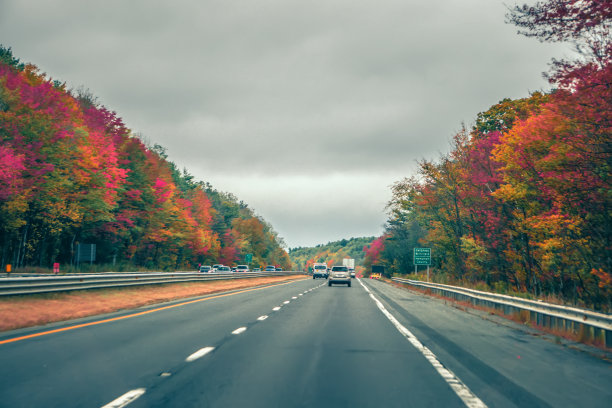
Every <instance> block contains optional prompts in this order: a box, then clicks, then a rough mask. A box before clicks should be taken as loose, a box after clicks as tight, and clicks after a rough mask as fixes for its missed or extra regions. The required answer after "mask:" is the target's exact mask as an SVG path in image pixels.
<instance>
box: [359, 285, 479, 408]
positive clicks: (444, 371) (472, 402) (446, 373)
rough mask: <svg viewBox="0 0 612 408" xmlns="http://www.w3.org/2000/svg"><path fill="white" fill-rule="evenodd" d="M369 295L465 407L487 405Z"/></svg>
mask: <svg viewBox="0 0 612 408" xmlns="http://www.w3.org/2000/svg"><path fill="white" fill-rule="evenodd" d="M359 283H360V284H361V286H363V287H364V289H365V290H366V291H368V292H369V290H368V288H367V287H366V286H365V285H364V284H363V282H361V279H359ZM370 297H371V298H372V300H374V303H376V306H378V308H379V309H380V311H381V312H382V313H383V314H384V315H385V316H386V317H387V319H389V321H391V323H393V325H394V326H395V328H396V329H397V330H398V331H399V332H400V333H401V334H402V335H403V336H404V337H406V339H408V341H409V342H410V343H411V344H412V345H413V346H414V347H415V348H416V349H417V350H419V351H420V352H421V354H423V356H425V358H426V359H427V361H429V363H430V364H431V365H432V366H433V367H434V368H435V369H436V371H438V373H439V374H440V376H442V378H443V379H444V381H446V382H447V383H448V385H450V387H451V388H452V389H453V391H455V394H457V396H458V397H459V398H461V400H462V401H463V403H464V404H465V405H466V406H467V407H469V408H486V407H487V405H486V404H485V403H484V402H482V401H481V400H480V398H478V397H477V396H476V395H475V394H474V393H472V391H471V390H470V389H469V388H468V387H467V385H465V384H464V383H463V382H462V381H461V380H460V379H459V377H457V376H456V375H455V373H453V372H452V371H451V370H449V369H448V368H446V367H444V366H443V365H442V363H440V361H439V360H438V358H437V357H436V355H435V354H434V353H433V352H432V351H431V350H430V349H428V348H427V347H425V346H424V345H423V343H421V342H420V341H419V339H417V338H416V336H415V335H414V334H412V332H411V331H410V330H408V329H407V328H406V327H404V326H403V325H402V324H401V323H400V322H399V321H398V320H397V319H396V318H395V317H394V316H393V315H392V314H391V313H389V311H387V309H386V308H385V306H384V305H383V304H382V303H381V302H380V300H378V299H377V298H376V296H374V295H373V294H372V293H370Z"/></svg>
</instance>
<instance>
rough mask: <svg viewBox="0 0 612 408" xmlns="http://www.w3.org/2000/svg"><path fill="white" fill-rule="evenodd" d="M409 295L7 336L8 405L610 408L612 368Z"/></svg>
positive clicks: (207, 311)
mask: <svg viewBox="0 0 612 408" xmlns="http://www.w3.org/2000/svg"><path fill="white" fill-rule="evenodd" d="M485 317H486V315H484V314H482V313H480V314H479V313H466V312H464V311H462V310H459V309H458V308H455V307H452V306H450V305H447V304H445V302H444V301H441V300H439V299H433V298H429V297H426V296H424V295H421V294H417V293H413V292H410V291H407V290H405V289H400V288H396V287H393V286H391V285H389V284H386V283H384V282H379V281H373V280H365V279H356V280H354V281H353V285H352V287H350V288H349V287H346V286H333V287H328V286H327V281H325V280H324V279H316V280H313V279H304V280H299V281H294V282H290V283H283V284H276V285H273V286H268V287H263V288H252V289H246V290H244V289H243V290H239V291H235V292H229V293H224V294H215V295H210V296H207V297H200V298H193V299H185V300H182V301H176V302H171V303H166V304H163V305H155V306H148V307H145V308H141V309H137V310H130V311H123V312H120V313H114V314H110V315H104V316H98V317H96V318H89V319H80V320H78V321H72V322H65V323H62V324H53V325H49V326H46V327H37V328H32V329H25V330H19V331H13V332H4V333H1V334H0V407H11V408H14V407H63V408H65V407H105V408H111V407H113V408H117V407H124V406H128V407H130V408H136V407H465V406H469V407H484V406H489V407H583V406H589V407H608V406H610V401H612V364H611V363H610V362H609V361H606V360H604V359H602V358H600V357H599V356H597V355H594V354H591V353H587V352H584V351H581V350H579V349H576V348H572V347H567V346H565V345H562V344H555V342H553V341H549V340H547V339H545V338H543V337H540V336H534V335H532V334H530V332H529V331H525V330H520V328H519V326H518V325H516V324H514V323H511V322H508V323H506V324H500V323H499V322H498V321H496V320H495V319H487V318H485Z"/></svg>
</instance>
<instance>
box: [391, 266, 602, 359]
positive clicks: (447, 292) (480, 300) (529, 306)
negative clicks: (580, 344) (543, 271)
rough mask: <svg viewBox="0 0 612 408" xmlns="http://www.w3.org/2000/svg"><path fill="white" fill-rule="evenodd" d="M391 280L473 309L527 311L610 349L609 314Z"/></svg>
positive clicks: (541, 322) (537, 319)
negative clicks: (476, 307) (470, 306)
mask: <svg viewBox="0 0 612 408" xmlns="http://www.w3.org/2000/svg"><path fill="white" fill-rule="evenodd" d="M392 280H393V281H394V282H399V283H402V284H405V285H411V286H416V287H421V288H425V289H428V290H431V291H432V292H433V293H436V294H439V295H442V296H444V297H449V298H452V299H455V300H460V301H468V302H471V303H472V304H473V305H475V306H484V307H489V308H493V309H498V310H502V311H503V313H504V314H507V315H512V314H519V313H520V311H526V312H529V321H532V322H534V323H535V324H536V325H539V326H544V327H548V328H550V329H553V330H560V331H565V332H571V333H574V334H578V335H579V336H580V337H582V338H583V340H599V341H601V342H603V343H604V344H605V346H606V347H612V315H609V314H604V313H598V312H594V311H592V310H586V309H579V308H575V307H568V306H561V305H555V304H551V303H545V302H542V301H536V300H529V299H522V298H518V297H514V296H508V295H500V294H495V293H489V292H483V291H479V290H474V289H466V288H461V287H457V286H450V285H443V284H441V283H430V282H421V281H415V280H411V279H403V278H392Z"/></svg>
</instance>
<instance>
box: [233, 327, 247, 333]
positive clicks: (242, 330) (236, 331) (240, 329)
mask: <svg viewBox="0 0 612 408" xmlns="http://www.w3.org/2000/svg"><path fill="white" fill-rule="evenodd" d="M246 329H247V328H246V327H239V328H237V329H236V330H234V331H233V332H232V334H242V333H244V332H245V331H246Z"/></svg>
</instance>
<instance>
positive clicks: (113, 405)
mask: <svg viewBox="0 0 612 408" xmlns="http://www.w3.org/2000/svg"><path fill="white" fill-rule="evenodd" d="M145 391H146V390H145V389H144V388H137V389H135V390H132V391H128V392H126V393H125V394H123V395H122V396H120V397H119V398H117V399H116V400H113V401H111V402H109V403H108V404H106V405H104V406H103V407H102V408H123V407H125V406H127V405H128V404H130V403H132V402H134V401H136V400H137V399H138V398H139V397H141V396H142V394H144V393H145Z"/></svg>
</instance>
